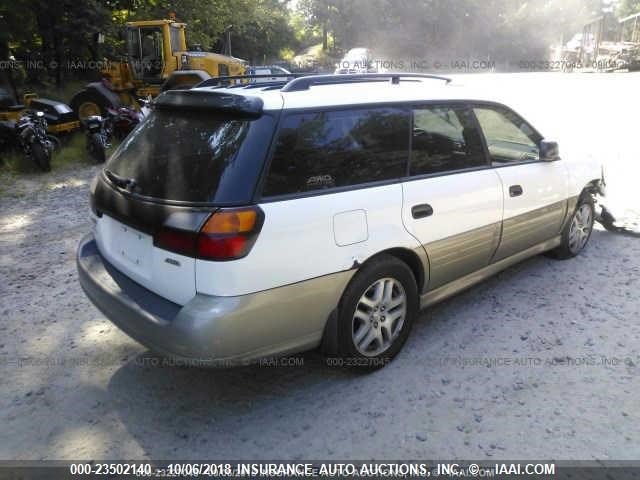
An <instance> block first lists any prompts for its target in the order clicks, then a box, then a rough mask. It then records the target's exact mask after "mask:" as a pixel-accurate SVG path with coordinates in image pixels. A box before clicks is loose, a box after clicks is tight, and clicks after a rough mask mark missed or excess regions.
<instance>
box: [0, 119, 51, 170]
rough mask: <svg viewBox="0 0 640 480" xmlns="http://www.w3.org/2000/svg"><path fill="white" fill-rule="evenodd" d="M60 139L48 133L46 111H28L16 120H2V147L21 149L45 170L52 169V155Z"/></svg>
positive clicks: (0, 129) (0, 136)
mask: <svg viewBox="0 0 640 480" xmlns="http://www.w3.org/2000/svg"><path fill="white" fill-rule="evenodd" d="M59 143H60V142H59V140H58V139H57V138H56V137H54V136H53V135H49V134H47V121H46V119H45V118H44V113H43V112H40V111H28V112H27V113H26V114H25V115H23V116H22V117H20V119H19V120H18V121H17V122H16V121H4V122H0V149H19V150H21V151H22V152H23V153H24V155H25V156H26V157H27V158H28V159H30V160H31V161H33V162H34V163H35V164H36V166H37V167H38V168H39V169H40V170H42V171H44V172H48V171H50V170H51V155H52V153H53V151H54V150H55V149H56V148H57V147H58V146H59Z"/></svg>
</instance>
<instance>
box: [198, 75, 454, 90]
mask: <svg viewBox="0 0 640 480" xmlns="http://www.w3.org/2000/svg"><path fill="white" fill-rule="evenodd" d="M274 77H275V78H277V79H279V78H281V79H282V80H272V81H270V82H260V83H256V82H249V83H242V82H238V83H233V84H229V82H231V81H237V80H253V79H257V78H269V79H271V78H274ZM402 80H408V81H414V82H415V81H420V80H442V81H444V82H445V83H450V82H451V81H452V79H451V78H449V77H443V76H440V75H430V74H428V73H358V74H334V75H327V74H325V75H318V74H313V73H312V74H309V73H289V74H283V75H262V74H261V75H232V76H226V77H212V78H208V79H207V80H204V81H203V82H200V83H199V84H197V85H195V87H194V88H199V87H213V88H269V89H273V88H275V87H282V91H283V92H299V91H302V90H309V88H310V87H312V86H313V85H337V84H345V83H360V82H384V81H390V82H391V83H392V84H394V85H398V84H399V83H400V81H402Z"/></svg>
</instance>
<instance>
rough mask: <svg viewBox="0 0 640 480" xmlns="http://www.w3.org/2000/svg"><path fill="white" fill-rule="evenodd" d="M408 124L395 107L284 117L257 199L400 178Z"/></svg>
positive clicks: (406, 151) (404, 164)
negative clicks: (262, 186) (262, 187)
mask: <svg viewBox="0 0 640 480" xmlns="http://www.w3.org/2000/svg"><path fill="white" fill-rule="evenodd" d="M409 124H410V117H409V112H408V111H405V110H401V109H397V108H373V109H371V108H369V109H363V110H342V111H326V112H309V113H300V114H292V115H289V116H288V117H286V118H285V119H284V121H283V125H282V127H281V129H280V133H279V135H278V138H277V141H276V147H275V151H274V154H273V158H272V160H271V167H270V170H269V174H268V176H267V179H266V181H265V185H264V189H263V196H265V197H270V196H278V195H286V194H292V193H302V192H310V191H315V190H322V189H328V188H339V187H348V186H354V185H360V184H365V183H370V182H379V181H384V180H391V179H397V178H400V177H403V176H404V175H405V174H406V168H407V161H408V156H409V135H408V133H409Z"/></svg>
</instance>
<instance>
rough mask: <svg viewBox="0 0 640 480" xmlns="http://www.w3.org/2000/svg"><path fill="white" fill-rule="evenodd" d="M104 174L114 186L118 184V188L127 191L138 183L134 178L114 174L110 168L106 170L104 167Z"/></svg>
mask: <svg viewBox="0 0 640 480" xmlns="http://www.w3.org/2000/svg"><path fill="white" fill-rule="evenodd" d="M104 174H105V175H106V176H107V178H108V179H109V180H111V182H113V183H114V184H115V185H116V186H118V187H120V188H124V189H125V190H127V191H129V192H131V191H132V190H133V189H134V188H136V185H138V183H137V182H136V180H135V179H134V178H125V177H121V176H120V175H116V174H115V173H113V172H112V171H111V170H108V169H106V168H105V169H104Z"/></svg>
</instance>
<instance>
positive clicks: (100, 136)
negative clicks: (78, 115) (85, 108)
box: [84, 115, 112, 163]
mask: <svg viewBox="0 0 640 480" xmlns="http://www.w3.org/2000/svg"><path fill="white" fill-rule="evenodd" d="M84 128H85V131H86V135H87V136H86V146H87V153H88V154H89V156H90V157H91V158H93V159H94V160H95V161H96V162H98V163H104V162H105V160H106V159H107V149H108V148H109V147H111V144H110V143H109V139H110V138H111V135H112V130H111V129H112V127H111V122H109V121H108V120H107V119H104V118H102V117H101V116H100V115H92V116H90V117H87V118H86V119H85V121H84Z"/></svg>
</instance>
